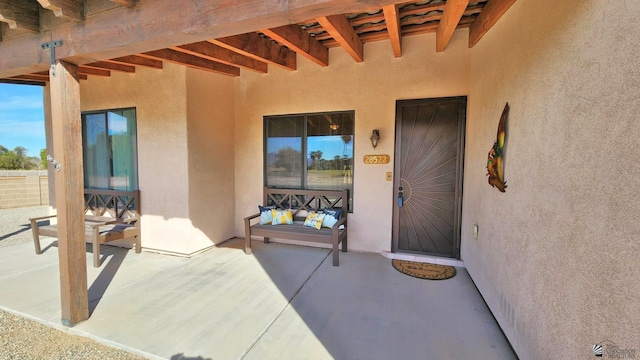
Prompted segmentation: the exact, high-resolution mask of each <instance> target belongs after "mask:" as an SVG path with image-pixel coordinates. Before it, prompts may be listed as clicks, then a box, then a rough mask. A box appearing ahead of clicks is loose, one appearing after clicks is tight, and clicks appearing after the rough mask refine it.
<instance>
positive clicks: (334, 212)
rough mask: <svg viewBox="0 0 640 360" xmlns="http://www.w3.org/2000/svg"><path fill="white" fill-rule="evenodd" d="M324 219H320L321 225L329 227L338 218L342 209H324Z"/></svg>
mask: <svg viewBox="0 0 640 360" xmlns="http://www.w3.org/2000/svg"><path fill="white" fill-rule="evenodd" d="M324 215H325V216H324V220H322V227H326V228H331V227H333V225H335V224H336V223H337V222H338V220H340V215H342V209H324Z"/></svg>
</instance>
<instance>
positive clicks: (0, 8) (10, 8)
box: [0, 0, 40, 32]
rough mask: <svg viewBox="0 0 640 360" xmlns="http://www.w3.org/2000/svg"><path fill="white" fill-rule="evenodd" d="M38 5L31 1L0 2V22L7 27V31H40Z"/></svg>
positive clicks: (0, 0) (7, 0)
mask: <svg viewBox="0 0 640 360" xmlns="http://www.w3.org/2000/svg"><path fill="white" fill-rule="evenodd" d="M38 8H39V6H38V4H37V3H35V2H31V1H9V0H0V22H4V23H6V24H7V25H9V29H24V30H29V31H33V32H39V31H40V16H39V13H38Z"/></svg>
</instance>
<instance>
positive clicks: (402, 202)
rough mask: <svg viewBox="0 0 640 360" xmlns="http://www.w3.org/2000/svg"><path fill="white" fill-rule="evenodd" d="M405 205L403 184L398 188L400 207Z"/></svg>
mask: <svg viewBox="0 0 640 360" xmlns="http://www.w3.org/2000/svg"><path fill="white" fill-rule="evenodd" d="M403 206H404V193H403V192H402V186H400V187H399V188H398V207H399V208H401V207H403Z"/></svg>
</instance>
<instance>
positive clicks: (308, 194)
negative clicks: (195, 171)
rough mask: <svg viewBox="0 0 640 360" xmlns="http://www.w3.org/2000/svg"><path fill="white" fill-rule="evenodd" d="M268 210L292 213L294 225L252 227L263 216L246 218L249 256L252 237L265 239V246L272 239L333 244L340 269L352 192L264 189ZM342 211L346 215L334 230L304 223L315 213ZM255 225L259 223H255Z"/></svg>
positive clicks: (265, 203) (245, 225) (334, 261)
mask: <svg viewBox="0 0 640 360" xmlns="http://www.w3.org/2000/svg"><path fill="white" fill-rule="evenodd" d="M263 205H264V206H274V207H275V208H276V209H280V210H291V211H292V213H293V220H294V223H293V224H285V225H272V224H259V223H257V224H253V225H252V224H251V221H252V220H255V219H259V218H260V213H257V214H253V215H251V216H247V217H246V218H244V234H245V253H247V254H251V236H252V235H255V236H262V237H263V238H264V242H265V243H269V238H277V239H288V240H300V241H309V242H317V243H325V244H331V245H332V249H333V266H338V265H339V252H338V245H339V244H340V243H342V251H343V252H347V213H348V210H349V191H348V190H342V191H331V190H298V189H270V188H265V189H264V199H263ZM334 208H340V209H341V210H342V214H341V215H340V218H339V219H338V221H337V222H336V223H335V224H334V225H333V227H331V228H325V227H322V228H320V229H315V228H312V227H309V226H304V225H303V222H304V220H305V217H306V216H307V214H308V213H309V212H311V211H314V212H317V213H321V212H323V211H324V209H334ZM254 222H255V221H254Z"/></svg>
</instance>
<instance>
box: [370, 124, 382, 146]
mask: <svg viewBox="0 0 640 360" xmlns="http://www.w3.org/2000/svg"><path fill="white" fill-rule="evenodd" d="M369 139H371V145H372V146H373V148H374V149H375V148H376V146H378V141H380V130H378V129H375V130H373V131H372V132H371V137H370V138H369Z"/></svg>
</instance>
